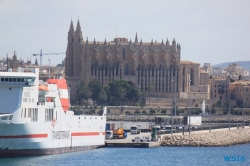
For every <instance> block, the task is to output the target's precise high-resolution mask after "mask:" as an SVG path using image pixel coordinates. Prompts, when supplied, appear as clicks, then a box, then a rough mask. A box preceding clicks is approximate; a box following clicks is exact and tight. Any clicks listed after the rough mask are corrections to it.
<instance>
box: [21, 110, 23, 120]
mask: <svg viewBox="0 0 250 166" xmlns="http://www.w3.org/2000/svg"><path fill="white" fill-rule="evenodd" d="M22 117H23V108H22V112H21V118H22Z"/></svg>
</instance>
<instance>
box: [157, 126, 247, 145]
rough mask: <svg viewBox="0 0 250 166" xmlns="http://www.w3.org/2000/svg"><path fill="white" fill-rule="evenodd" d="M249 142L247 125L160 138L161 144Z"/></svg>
mask: <svg viewBox="0 0 250 166" xmlns="http://www.w3.org/2000/svg"><path fill="white" fill-rule="evenodd" d="M244 143H250V129H249V127H247V128H245V129H243V128H239V129H237V128H234V129H231V130H230V131H229V130H228V129H224V130H219V131H212V132H211V133H209V132H208V131H206V132H200V133H198V132H196V133H191V134H190V135H180V134H179V135H172V136H171V135H166V136H164V137H163V138H162V141H161V145H162V146H196V147H199V146H230V145H236V144H244Z"/></svg>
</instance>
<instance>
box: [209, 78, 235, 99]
mask: <svg viewBox="0 0 250 166" xmlns="http://www.w3.org/2000/svg"><path fill="white" fill-rule="evenodd" d="M209 84H210V90H211V91H210V96H211V99H213V100H215V101H217V100H221V101H227V100H229V98H230V96H229V95H230V93H229V85H230V77H212V79H210V81H209Z"/></svg>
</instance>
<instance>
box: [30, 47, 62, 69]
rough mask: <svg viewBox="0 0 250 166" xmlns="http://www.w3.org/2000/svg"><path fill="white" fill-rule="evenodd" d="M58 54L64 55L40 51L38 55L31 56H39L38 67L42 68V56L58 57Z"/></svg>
mask: <svg viewBox="0 0 250 166" xmlns="http://www.w3.org/2000/svg"><path fill="white" fill-rule="evenodd" d="M58 54H65V53H64V52H62V53H43V50H41V52H40V54H33V56H40V67H42V56H43V55H58Z"/></svg>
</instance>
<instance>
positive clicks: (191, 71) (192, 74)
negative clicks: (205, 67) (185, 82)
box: [190, 68, 194, 85]
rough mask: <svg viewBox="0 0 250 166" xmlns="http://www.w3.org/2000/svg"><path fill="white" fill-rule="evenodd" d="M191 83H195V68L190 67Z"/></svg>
mask: <svg viewBox="0 0 250 166" xmlns="http://www.w3.org/2000/svg"><path fill="white" fill-rule="evenodd" d="M190 81H191V83H190V85H194V70H193V68H191V69H190Z"/></svg>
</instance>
